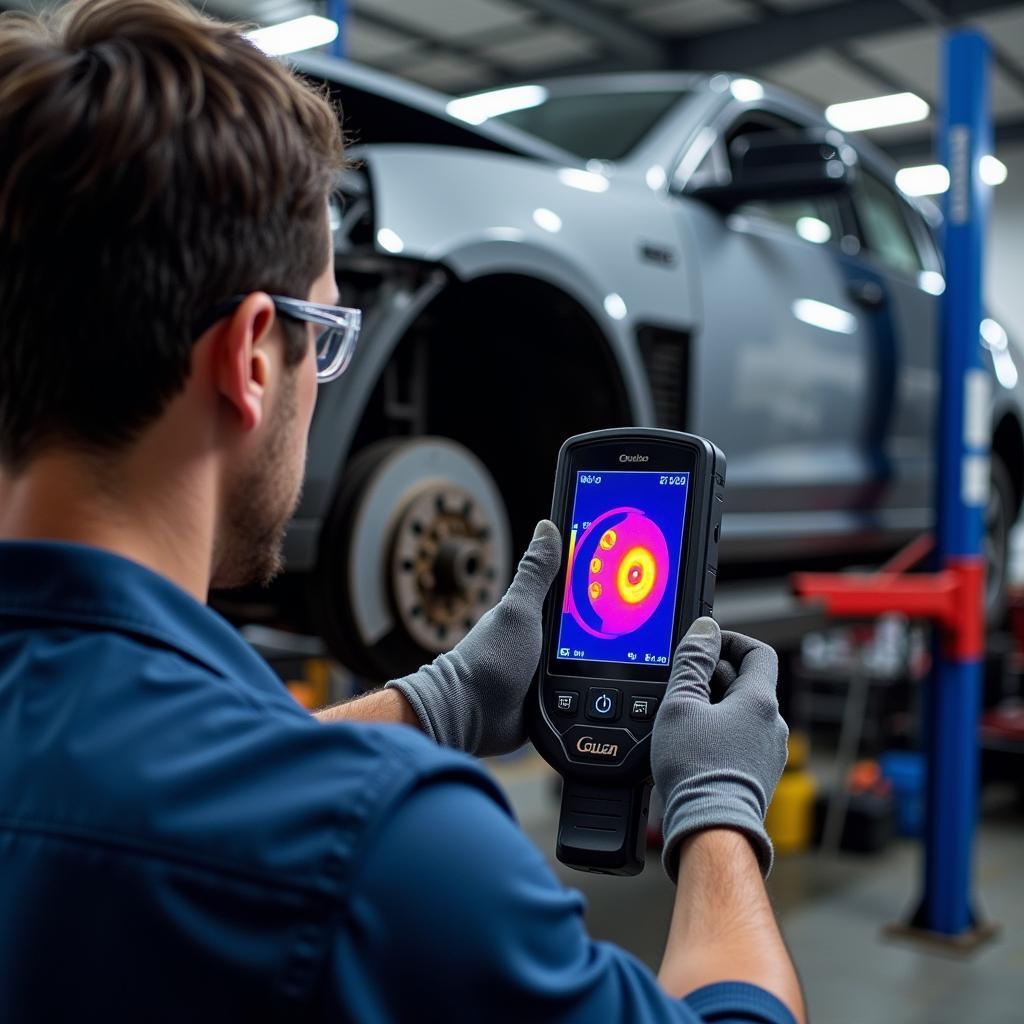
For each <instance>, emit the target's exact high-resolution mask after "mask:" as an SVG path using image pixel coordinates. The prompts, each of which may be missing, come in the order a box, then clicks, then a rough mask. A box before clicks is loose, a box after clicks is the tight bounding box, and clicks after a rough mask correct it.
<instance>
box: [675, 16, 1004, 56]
mask: <svg viewBox="0 0 1024 1024" xmlns="http://www.w3.org/2000/svg"><path fill="white" fill-rule="evenodd" d="M1018 3H1019V0H947V3H946V4H945V8H946V13H947V15H948V17H949V18H951V19H952V20H954V21H957V20H959V19H961V18H968V17H971V16H973V15H977V14H981V13H984V12H986V11H992V10H997V9H999V8H1001V7H1013V6H1016V5H1017V4H1018ZM920 24H921V18H920V15H919V13H918V12H915V11H913V10H911V9H910V8H909V7H906V6H904V5H903V4H902V3H895V2H893V0H841V2H840V3H828V4H822V5H820V6H818V7H800V8H798V9H796V10H793V11H787V12H785V13H782V14H779V15H777V16H776V17H773V18H766V19H764V20H763V21H758V22H754V23H752V24H747V25H737V26H734V27H731V28H724V29H719V30H718V31H716V32H704V33H701V34H699V35H694V36H689V37H685V38H680V39H674V40H671V41H670V42H669V44H668V47H669V51H670V54H671V66H672V67H675V68H687V69H690V68H692V69H694V70H700V69H704V70H712V69H716V70H717V69H726V70H728V69H738V68H742V69H744V70H749V69H753V68H757V67H762V66H764V65H766V64H775V63H777V62H779V61H784V60H789V59H791V58H793V57H798V56H800V55H801V54H805V53H807V52H808V51H810V50H816V49H819V48H821V47H831V46H833V45H835V43H837V42H843V43H849V42H850V41H851V40H854V39H859V38H863V37H865V36H871V35H877V34H879V33H881V32H892V31H896V30H898V29H901V28H910V27H914V26H919V25H920Z"/></svg>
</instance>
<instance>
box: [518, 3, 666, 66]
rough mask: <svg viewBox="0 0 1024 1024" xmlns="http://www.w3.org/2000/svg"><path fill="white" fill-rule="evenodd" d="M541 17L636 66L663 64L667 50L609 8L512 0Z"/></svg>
mask: <svg viewBox="0 0 1024 1024" xmlns="http://www.w3.org/2000/svg"><path fill="white" fill-rule="evenodd" d="M513 2H514V3H515V4H516V6H517V7H525V8H527V9H529V10H531V11H535V12H536V13H537V14H542V15H544V17H545V18H550V19H551V20H553V21H555V22H558V23H560V24H562V25H568V26H570V27H572V28H574V29H576V30H577V31H579V32H582V33H584V35H588V36H590V37H591V38H592V39H596V40H597V41H598V42H599V43H601V44H602V45H603V46H604V47H605V48H606V49H607V50H608V51H609V52H610V53H613V54H616V55H617V56H619V57H622V58H625V59H626V60H629V61H631V62H635V64H636V66H639V67H647V68H657V67H664V66H665V65H666V63H667V61H668V57H669V54H668V49H667V47H666V46H665V45H664V44H663V43H660V42H659V41H658V40H657V39H655V38H654V36H652V35H650V34H648V33H647V32H644V31H643V30H642V29H640V28H638V27H637V26H635V25H631V24H630V23H629V22H627V21H626V20H625V19H624V18H620V17H617V16H616V15H615V14H613V13H612V12H611V11H604V10H600V9H599V8H596V7H595V6H594V5H593V4H592V3H588V2H585V0H513Z"/></svg>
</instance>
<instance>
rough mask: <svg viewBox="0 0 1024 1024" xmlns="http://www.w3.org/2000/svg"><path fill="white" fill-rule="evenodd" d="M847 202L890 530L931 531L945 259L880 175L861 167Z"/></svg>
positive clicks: (850, 259)
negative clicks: (871, 349) (870, 351)
mask: <svg viewBox="0 0 1024 1024" xmlns="http://www.w3.org/2000/svg"><path fill="white" fill-rule="evenodd" d="M846 202H847V206H846V215H847V217H849V214H850V213H851V212H852V215H853V218H854V219H853V222H852V224H850V231H851V232H855V233H856V237H857V239H858V241H859V246H856V247H849V251H848V252H846V253H844V254H843V256H842V259H843V263H844V266H845V267H846V269H847V272H848V274H849V276H850V281H851V287H852V288H853V292H854V294H858V293H859V297H860V301H861V304H862V308H863V309H864V315H865V316H867V317H869V318H870V319H871V320H872V321H873V323H874V324H875V331H876V335H877V338H876V354H877V355H878V357H879V358H878V360H877V362H876V365H875V368H874V371H873V373H872V377H873V384H872V393H873V395H874V396H875V400H874V402H873V403H872V409H871V410H870V413H871V415H870V416H869V423H868V444H869V448H870V450H871V452H872V457H873V458H875V459H877V460H878V461H879V463H880V468H881V471H882V472H883V473H884V474H885V476H886V478H887V479H888V480H889V482H890V483H889V486H888V487H887V488H886V491H885V500H884V514H885V517H886V520H887V522H888V523H889V524H890V525H891V526H892V528H893V530H894V531H896V530H899V529H901V528H902V529H905V530H906V531H908V532H912V531H915V530H921V529H926V528H927V527H928V525H929V524H930V518H931V513H930V511H929V510H930V508H931V505H932V493H931V492H932V476H933V472H934V437H935V415H936V409H937V403H938V395H939V367H938V352H939V336H938V330H939V324H938V318H939V303H940V299H939V298H938V296H939V295H940V294H941V293H942V290H943V288H944V282H943V279H942V275H941V274H940V273H939V269H938V268H939V259H938V255H937V253H936V250H935V247H934V245H933V244H932V242H931V235H930V232H929V231H928V228H927V226H926V225H925V223H924V222H923V220H922V219H921V217H920V214H918V213H917V212H916V211H915V210H914V209H913V208H912V207H911V206H910V204H909V203H908V202H907V201H906V200H905V199H904V198H903V197H902V196H901V195H900V194H899V193H898V191H897V190H896V189H895V188H893V187H891V186H890V185H889V184H887V182H886V181H885V180H884V178H883V175H882V173H881V172H878V173H876V172H875V170H874V169H872V168H871V167H869V166H862V167H861V169H860V173H859V174H858V175H857V178H856V180H855V181H854V184H853V189H852V192H851V194H850V196H849V199H848V200H847V201H846ZM848 223H849V221H848Z"/></svg>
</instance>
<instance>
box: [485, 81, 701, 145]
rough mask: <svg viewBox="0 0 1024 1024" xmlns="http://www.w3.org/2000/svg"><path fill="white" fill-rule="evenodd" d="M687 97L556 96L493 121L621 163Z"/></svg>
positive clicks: (666, 93) (664, 93)
mask: <svg viewBox="0 0 1024 1024" xmlns="http://www.w3.org/2000/svg"><path fill="white" fill-rule="evenodd" d="M685 95H686V93H685V91H684V90H682V89H671V90H660V91H657V92H621V93H599V94H595V95H592V96H587V95H576V96H559V95H557V94H556V95H553V96H549V97H548V98H547V99H545V100H544V101H543V102H542V103H538V104H537V105H536V106H531V107H525V108H523V109H521V110H513V111H509V112H508V113H504V114H498V115H496V116H495V117H493V118H491V120H494V121H503V122H504V123H505V124H511V125H515V127H516V128H519V129H521V130H522V131H526V132H530V133H531V134H532V135H536V136H538V137H539V138H542V139H544V140H545V141H546V142H553V143H555V145H557V146H561V147H562V148H563V149H567V150H569V152H570V153H576V154H577V155H579V156H582V157H587V158H590V159H595V160H620V159H621V158H622V157H624V156H625V155H626V154H627V153H629V151H630V150H632V149H634V148H635V147H636V146H637V145H638V144H639V143H640V141H641V140H642V139H643V138H644V136H646V135H647V133H648V132H649V131H650V130H651V129H652V128H653V127H654V126H655V125H656V124H657V123H658V121H660V120H661V118H662V117H663V116H664V115H665V114H666V113H667V112H668V111H669V110H670V109H671V108H672V107H673V106H675V104H676V103H678V102H679V100H681V99H682V98H683V96H685Z"/></svg>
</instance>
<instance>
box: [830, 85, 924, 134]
mask: <svg viewBox="0 0 1024 1024" xmlns="http://www.w3.org/2000/svg"><path fill="white" fill-rule="evenodd" d="M930 110H931V108H930V107H929V106H928V104H927V103H925V101H924V100H923V99H921V97H920V96H918V95H916V94H915V93H912V92H896V93H893V94H892V95H891V96H874V97H872V98H871V99H867V100H852V101H851V102H849V103H833V104H832V105H831V106H830V107H826V108H825V117H826V118H828V122H829V124H831V125H834V126H835V127H836V128H838V129H839V130H840V131H843V132H866V131H870V130H871V129H872V128H887V127H888V126H889V125H893V124H910V123H911V122H913V121H923V120H924V119H925V118H926V117H927V116H928V114H929V112H930Z"/></svg>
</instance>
